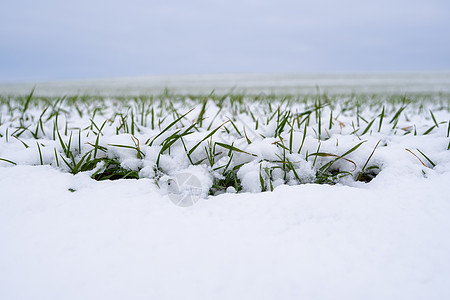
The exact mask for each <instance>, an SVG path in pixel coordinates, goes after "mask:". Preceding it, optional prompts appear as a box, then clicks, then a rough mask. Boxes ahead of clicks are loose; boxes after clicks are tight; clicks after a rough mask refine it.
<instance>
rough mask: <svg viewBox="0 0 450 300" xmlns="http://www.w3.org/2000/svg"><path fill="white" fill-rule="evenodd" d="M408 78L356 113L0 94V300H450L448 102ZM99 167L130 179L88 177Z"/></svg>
mask: <svg viewBox="0 0 450 300" xmlns="http://www.w3.org/2000/svg"><path fill="white" fill-rule="evenodd" d="M416 75H417V74H416ZM416 75H414V76H416ZM405 78H406V77H405ZM443 78H444V79H442V80H444V81H445V80H447V79H445V78H448V76H447V77H445V76H444V77H443ZM435 79H436V78H435ZM158 80H163V79H161V78H160V79H158ZM173 80H174V79H173ZM293 80H294V81H295V80H296V79H295V78H294V79H293ZM305 80H306V79H305ZM310 80H311V82H313V81H314V79H310ZM322 80H325V79H322ZM380 80H384V79H380ZM405 80H406V79H405ZM417 80H419V79H417ZM406 81H407V80H406ZM419 81H420V80H419ZM432 81H433V80H432ZM207 82H208V81H207ZM364 82H365V83H364ZM364 82H363V83H361V82H360V83H359V85H357V86H359V88H360V90H358V89H356V90H358V91H360V92H361V91H362V90H364V89H365V85H366V84H367V83H368V82H370V80H368V79H367V78H366V81H364ZM421 82H422V83H420V84H419V83H418V84H417V85H414V84H412V86H416V87H417V89H418V90H416V91H414V89H413V88H411V86H410V88H407V89H406V90H407V91H409V92H411V94H414V93H416V92H421V93H422V92H425V93H428V94H427V95H425V96H417V97H416V98H414V97H412V98H408V99H406V98H405V97H403V96H402V95H400V96H395V97H394V98H392V97H390V96H387V97H386V96H385V95H382V94H378V96H376V97H372V96H369V97H368V98H367V97H363V96H361V97H359V96H358V95H357V97H358V99H359V100H358V101H360V102H358V103H359V104H355V103H356V102H354V101H355V99H354V98H352V97H350V96H339V97H337V98H336V99H334V98H333V97H331V96H330V99H328V98H327V96H326V95H324V96H323V97H315V96H314V97H312V98H303V97H301V98H300V99H297V98H295V97H294V98H292V99H290V100H289V99H288V100H285V99H284V98H280V97H278V98H277V97H275V98H268V101H266V100H267V99H266V100H264V99H263V100H261V99H259V98H257V97H256V98H251V97H248V98H245V97H244V98H243V96H242V97H241V96H239V95H238V96H236V97H234V96H230V98H226V99H222V98H221V97H220V96H218V97H215V96H210V99H208V97H206V98H205V96H203V97H199V98H193V99H187V100H186V99H184V98H183V97H181V98H176V97H175V96H171V95H163V96H162V97H160V98H156V97H155V98H154V99H153V98H151V99H150V98H142V99H141V98H140V99H134V97H131V98H125V99H120V100H115V99H114V98H109V97H106V98H101V97H96V96H93V97H87V98H83V97H80V98H76V97H75V98H70V97H69V98H67V99H65V100H61V99H60V100H57V98H48V97H47V98H46V97H42V98H38V99H39V100H32V101H27V100H26V99H27V97H22V98H21V97H19V96H15V95H12V96H11V97H10V98H0V112H1V119H0V299H8V300H9V299H12V300H14V299H45V300H47V299H58V300H59V299H408V300H409V299H427V300H428V299H447V298H450V287H449V284H448V283H449V282H450V239H448V237H447V236H448V235H449V232H450V196H449V195H450V185H449V182H450V143H449V142H450V140H449V135H450V113H449V110H450V109H449V104H450V101H449V97H448V94H445V93H443V94H439V93H438V91H443V92H446V91H447V90H445V88H444V89H441V88H438V87H439V85H440V84H444V83H439V80H438V79H436V81H433V83H429V84H427V83H426V81H421ZM109 84H110V83H109ZM192 84H193V83H192ZM208 84H209V83H207V84H206V85H205V86H207V87H209V85H208ZM265 84H266V83H264V82H257V84H255V83H253V85H254V86H255V85H256V86H258V85H261V86H262V85H265ZM352 84H354V78H353V79H351V80H350V81H346V82H343V83H341V87H343V88H345V89H346V91H347V92H348V91H350V90H352V89H353V88H349V86H351V85H352ZM56 85H57V84H55V86H56ZM392 87H393V90H389V87H387V88H386V91H387V93H388V94H389V93H390V92H393V91H394V90H395V92H399V91H403V89H405V86H402V84H399V83H398V84H397V85H395V84H394V83H393V84H392ZM3 88H4V86H3ZM20 88H21V89H22V90H21V91H18V90H17V91H16V92H17V93H19V92H20V93H24V92H25V91H26V89H27V86H26V85H21V87H20ZM72 88H73V89H72V90H70V89H68V91H69V92H70V91H76V90H77V88H78V87H77V86H76V85H75V84H74V85H72ZM97 88H98V90H97V91H93V90H90V91H91V92H92V93H97V92H98V91H100V92H99V93H100V94H102V93H105V94H106V93H108V88H107V87H106V88H105V87H97ZM202 88H205V87H204V86H202V85H201V84H199V83H198V82H197V87H196V89H197V91H200V90H201V89H202ZM379 88H381V87H379ZM447 88H448V87H447ZM311 89H314V87H313V84H312V83H311ZM175 90H176V89H175ZM52 91H53V92H54V93H55V94H58V91H59V90H58V89H56V90H52V89H48V90H41V91H40V92H39V90H38V89H37V90H36V92H37V93H38V94H39V93H40V94H41V95H43V94H46V93H47V94H52ZM55 91H56V92H55ZM101 91H102V92H101ZM178 91H181V90H178ZM209 91H210V90H209ZM209 91H207V92H208V93H209ZM279 91H283V89H279ZM284 91H287V90H284ZM9 92H11V91H9ZM9 92H8V90H7V89H3V90H2V93H3V94H5V93H9ZM27 92H29V90H27ZM114 93H115V92H114ZM131 94H132V93H131ZM33 99H37V98H33ZM221 99H222V100H223V101H222V100H221ZM282 99H284V100H282ZM160 100H161V101H160ZM169 100H170V101H169ZM140 101H142V102H140ZM169 104H170V105H169ZM149 105H151V107H153V108H155V111H156V113H153V111H150V110H147V107H150V106H149ZM74 107H76V109H75V108H74ZM141 107H143V108H145V109H142V110H141ZM191 107H192V108H193V110H190V108H191ZM276 111H278V113H273V112H276ZM305 111H306V112H307V111H309V113H304V112H305ZM184 113H187V115H186V117H179V116H180V115H183V114H184ZM272 113H273V115H272ZM270 115H272V116H270ZM177 118H179V121H177V122H175V123H173V124H174V125H170V124H172V122H174V120H176V119H177ZM199 120H204V121H199ZM232 121H233V122H232ZM232 123H233V124H232ZM102 124H103V125H102ZM151 124H156V125H155V126H153V125H151ZM100 127H101V128H100ZM131 128H133V129H131ZM216 129H217V130H216ZM189 130H190V131H189ZM191 131H192V132H191ZM180 135H181V136H182V137H183V138H184V139H179V136H180ZM146 140H147V141H146ZM136 141H137V142H136ZM199 141H200V143H199ZM169 144H170V146H169V147H168V148H165V146H167V145H169ZM118 145H119V146H118ZM212 145H213V146H212ZM124 146H126V147H125V148H124ZM356 146H357V148H356V149H354V151H351V152H349V153H347V152H348V151H349V149H353V147H356ZM127 147H128V148H127ZM130 147H131V148H130ZM208 149H209V150H208ZM211 149H212V150H211ZM405 149H408V150H405ZM319 150H320V151H319ZM208 151H212V152H208ZM94 153H95V154H94ZM211 153H213V155H212V156H211ZM82 157H84V158H82ZM90 159H92V160H91V161H90V162H92V165H89V164H87V163H86V162H87V161H89V160H90ZM95 159H97V160H98V161H96V160H95ZM63 160H67V163H64V161H63ZM79 162H81V163H80V165H83V164H82V163H83V162H84V163H85V165H83V166H85V168H86V170H84V171H83V172H79V170H78V169H77V167H76V166H75V165H76V164H77V163H79ZM94 162H95V163H98V165H95V167H94ZM108 162H115V163H117V164H118V165H119V166H120V169H114V170H115V172H118V173H119V172H120V176H119V177H122V175H123V174H125V175H124V176H125V177H126V178H130V176H129V175H130V174H132V176H131V178H134V177H133V176H136V177H139V179H120V180H115V181H110V180H103V181H96V180H94V179H92V178H91V177H94V178H96V177H95V176H96V175H99V174H100V175H102V174H103V175H102V176H104V177H103V178H98V177H97V178H96V179H98V180H100V179H104V178H106V177H107V176H108V174H109V173H108V172H111V170H112V169H108V168H106V167H105V164H107V163H108ZM330 162H332V164H331V165H329V163H330ZM327 166H328V167H327ZM366 167H367V168H366ZM124 170H125V171H124ZM369 170H370V171H369ZM100 171H101V172H104V173H99V172H100ZM123 172H125V173H123ZM180 172H181V173H180ZM183 172H187V173H192V174H195V175H196V176H197V177H198V178H199V179H200V181H201V183H200V186H201V187H198V188H199V189H200V190H201V193H200V196H201V198H200V199H199V200H198V202H197V203H195V205H193V206H190V207H179V206H176V205H174V204H173V203H172V202H173V196H174V194H176V195H178V194H177V193H178V192H179V191H178V192H176V191H175V192H174V191H173V190H171V186H169V183H171V182H173V180H174V178H176V176H177V175H178V174H182V173H183ZM70 173H76V174H70ZM105 174H106V175H105ZM360 175H361V176H362V175H364V176H362V177H361V176H360ZM369 175H370V176H372V177H373V179H372V177H370V176H369ZM127 176H128V177H127ZM228 176H230V177H229V178H228ZM368 176H369V177H370V178H369V177H368ZM225 177H226V180H225V179H224V178H225ZM361 178H366V179H367V178H369V179H372V180H371V181H370V180H368V179H367V180H362V179H361ZM228 179H230V180H228ZM365 181H370V182H368V183H367V182H365ZM316 182H328V183H331V184H333V185H328V184H317V183H316ZM158 186H159V187H158ZM172 187H173V186H172ZM234 187H237V188H238V190H239V193H235V192H236V189H235V188H234ZM225 188H226V189H225ZM271 188H274V190H273V192H261V190H270V189H271ZM225 190H226V191H227V193H225ZM208 191H209V192H210V193H211V194H216V196H208V195H207V194H208ZM182 195H184V194H182ZM196 199H197V198H196Z"/></svg>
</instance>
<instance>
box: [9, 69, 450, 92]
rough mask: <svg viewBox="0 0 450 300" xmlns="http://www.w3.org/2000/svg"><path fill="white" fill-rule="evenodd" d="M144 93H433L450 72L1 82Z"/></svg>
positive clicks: (446, 88)
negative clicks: (166, 89)
mask: <svg viewBox="0 0 450 300" xmlns="http://www.w3.org/2000/svg"><path fill="white" fill-rule="evenodd" d="M35 85H36V93H38V94H42V95H63V94H64V95H65V94H101V95H124V94H126V95H139V94H149V93H153V94H154V93H161V92H162V91H163V90H164V88H170V90H171V91H173V92H178V93H194V94H195V93H203V94H205V93H206V94H209V93H210V92H211V91H212V90H213V89H214V90H215V91H216V92H217V93H220V94H223V93H228V92H230V91H231V92H246V93H256V94H259V93H261V92H263V93H292V94H307V93H315V92H316V89H317V87H320V88H321V89H322V90H323V91H326V92H328V93H332V94H335V93H340V94H348V93H352V92H355V93H403V92H408V93H429V92H450V72H426V73H424V72H422V73H406V74H404V73H398V74H397V73H388V74H384V73H379V74H303V75H302V74H208V75H178V76H148V77H132V78H118V79H93V80H79V81H73V80H72V81H58V82H40V83H28V84H27V83H17V84H0V93H12V94H17V93H28V92H29V91H30V90H31V89H32V88H33V86H35Z"/></svg>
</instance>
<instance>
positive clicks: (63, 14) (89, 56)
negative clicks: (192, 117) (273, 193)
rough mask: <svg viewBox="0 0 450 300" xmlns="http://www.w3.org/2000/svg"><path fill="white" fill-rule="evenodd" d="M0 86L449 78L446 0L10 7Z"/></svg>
mask: <svg viewBox="0 0 450 300" xmlns="http://www.w3.org/2000/svg"><path fill="white" fill-rule="evenodd" d="M0 12H1V17H0V81H1V82H15V81H45V80H57V79H78V78H99V77H124V76H142V75H157V74H190V73H223V72H227V73H228V72H265V73H267V72H295V73H304V72H372V71H382V72H385V71H421V70H450V1H448V0H422V1H417V0H410V1H407V0H398V1H396V0H378V1H370V2H369V1H359V0H336V1H332V0H315V1H303V0H297V1H290V0H277V1H268V0H267V1H266V0H239V1H238V0H228V1H222V0H212V1H202V0H191V1H181V0H168V1H143V0H128V1H115V0H91V1H84V0H80V1H70V2H69V1H56V0H40V1H30V0H14V1H2V2H1V3H0Z"/></svg>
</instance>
